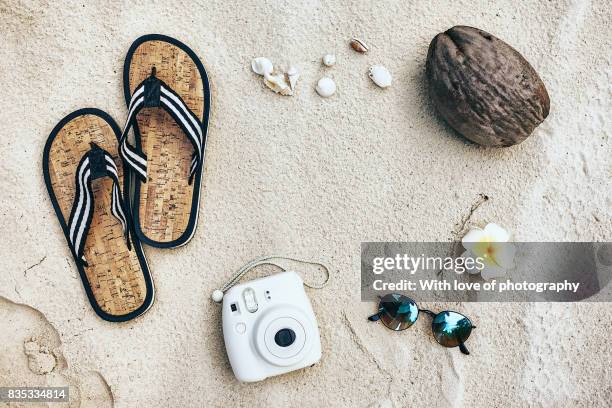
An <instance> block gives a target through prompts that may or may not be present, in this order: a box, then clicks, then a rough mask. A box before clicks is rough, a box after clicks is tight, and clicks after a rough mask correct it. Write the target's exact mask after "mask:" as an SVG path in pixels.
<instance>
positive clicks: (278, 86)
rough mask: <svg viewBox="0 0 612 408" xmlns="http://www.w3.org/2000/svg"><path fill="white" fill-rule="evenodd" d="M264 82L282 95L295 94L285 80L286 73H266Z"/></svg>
mask: <svg viewBox="0 0 612 408" xmlns="http://www.w3.org/2000/svg"><path fill="white" fill-rule="evenodd" d="M264 84H266V86H267V87H268V88H270V89H271V90H273V91H274V92H276V93H279V94H281V95H285V96H288V95H293V91H292V90H291V88H290V87H289V84H287V81H285V74H265V75H264Z"/></svg>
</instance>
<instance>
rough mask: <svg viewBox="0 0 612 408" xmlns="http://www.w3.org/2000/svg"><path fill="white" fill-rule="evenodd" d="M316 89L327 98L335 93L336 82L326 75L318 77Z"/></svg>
mask: <svg viewBox="0 0 612 408" xmlns="http://www.w3.org/2000/svg"><path fill="white" fill-rule="evenodd" d="M315 89H316V91H317V93H318V94H319V95H321V96H322V97H323V98H329V97H330V96H332V95H333V94H334V93H336V83H335V82H334V80H333V79H331V78H328V77H323V78H321V79H319V82H317V86H316V88H315Z"/></svg>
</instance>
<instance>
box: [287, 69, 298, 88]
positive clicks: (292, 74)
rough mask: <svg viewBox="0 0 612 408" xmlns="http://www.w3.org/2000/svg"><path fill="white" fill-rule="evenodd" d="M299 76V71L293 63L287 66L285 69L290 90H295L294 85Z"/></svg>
mask: <svg viewBox="0 0 612 408" xmlns="http://www.w3.org/2000/svg"><path fill="white" fill-rule="evenodd" d="M299 77H300V71H298V69H297V68H296V67H294V66H293V65H292V66H291V67H289V70H288V71H287V79H288V80H289V86H290V87H291V90H292V91H295V86H296V84H297V81H298V78H299Z"/></svg>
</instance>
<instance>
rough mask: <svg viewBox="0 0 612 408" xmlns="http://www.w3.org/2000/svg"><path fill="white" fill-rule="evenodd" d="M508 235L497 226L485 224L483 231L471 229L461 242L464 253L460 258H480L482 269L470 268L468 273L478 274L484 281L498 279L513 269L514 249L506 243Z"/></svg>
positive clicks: (510, 244)
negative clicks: (507, 270) (482, 264)
mask: <svg viewBox="0 0 612 408" xmlns="http://www.w3.org/2000/svg"><path fill="white" fill-rule="evenodd" d="M509 240H510V234H509V233H508V231H506V230H505V229H503V228H502V227H500V226H499V225H497V224H493V223H490V224H487V226H486V227H484V229H480V228H472V229H471V230H470V231H469V232H468V233H467V234H466V235H465V236H464V237H463V239H462V240H461V243H462V244H463V247H464V248H465V249H466V251H465V252H464V253H463V255H461V256H462V258H474V259H475V258H482V260H483V263H484V268H483V269H482V270H479V269H478V268H472V269H470V270H468V272H469V273H472V274H476V273H478V272H480V276H482V278H483V279H485V280H490V279H494V278H499V277H501V276H504V275H505V274H506V269H510V268H512V267H514V255H515V253H516V247H515V246H514V244H512V243H510V242H508V241H509Z"/></svg>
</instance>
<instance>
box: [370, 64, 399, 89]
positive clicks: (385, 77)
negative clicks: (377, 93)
mask: <svg viewBox="0 0 612 408" xmlns="http://www.w3.org/2000/svg"><path fill="white" fill-rule="evenodd" d="M368 75H369V77H370V78H371V79H372V81H374V83H375V84H376V85H378V86H380V87H381V88H387V87H389V86H391V81H392V80H393V78H392V77H391V73H390V72H389V70H388V69H387V68H385V67H383V66H382V65H373V66H371V67H370V73H369V74H368Z"/></svg>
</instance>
